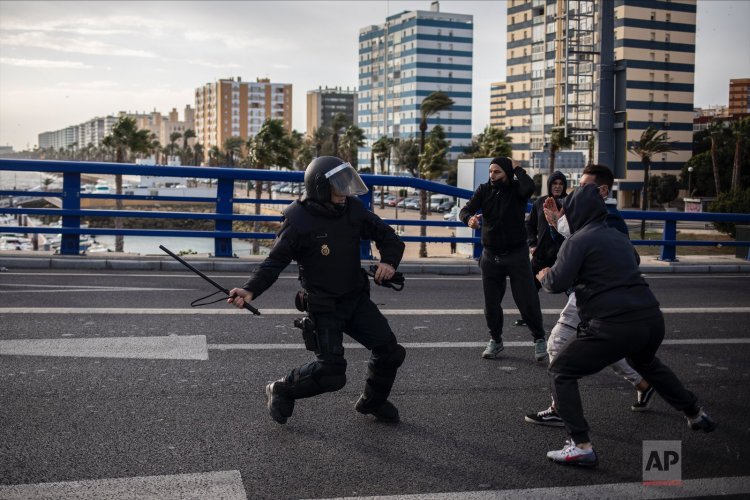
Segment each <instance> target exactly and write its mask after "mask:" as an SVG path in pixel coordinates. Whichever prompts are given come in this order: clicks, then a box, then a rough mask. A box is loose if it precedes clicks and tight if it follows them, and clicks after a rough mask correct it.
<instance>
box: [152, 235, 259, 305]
mask: <svg viewBox="0 0 750 500" xmlns="http://www.w3.org/2000/svg"><path fill="white" fill-rule="evenodd" d="M159 248H160V249H162V250H164V251H165V252H166V253H167V255H169V256H170V257H172V258H173V259H175V260H176V261H177V262H179V263H180V264H182V265H183V266H185V267H187V268H188V269H190V270H191V271H193V272H194V273H195V274H197V275H198V276H200V277H201V278H203V279H204V280H206V281H208V282H209V283H211V284H212V285H213V286H214V287H216V288H217V289H218V290H219V291H220V292H224V293H225V294H226V295H227V296H229V298H234V297H236V295H229V290H227V289H226V288H224V287H223V286H221V285H220V284H218V283H217V282H215V281H214V280H212V279H211V278H209V277H208V276H206V275H205V274H203V273H202V272H200V271H199V270H197V269H196V268H194V267H193V266H191V265H190V264H188V263H187V262H185V260H184V259H182V258H181V257H179V256H178V255H175V254H174V253H173V252H171V251H170V250H169V249H168V248H167V247H165V246H164V245H159ZM204 298H205V297H204ZM198 300H201V299H198ZM217 302H218V301H217ZM201 305H205V304H201ZM244 307H245V309H247V310H248V311H250V312H251V313H253V314H255V315H256V316H260V311H259V310H257V309H256V308H255V307H253V306H252V305H250V304H249V303H248V302H245V305H244Z"/></svg>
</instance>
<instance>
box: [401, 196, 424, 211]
mask: <svg viewBox="0 0 750 500" xmlns="http://www.w3.org/2000/svg"><path fill="white" fill-rule="evenodd" d="M410 200H411V201H409V202H407V203H406V204H405V205H406V208H410V209H412V210H419V207H421V206H422V204H421V203H420V202H419V198H411V199H410Z"/></svg>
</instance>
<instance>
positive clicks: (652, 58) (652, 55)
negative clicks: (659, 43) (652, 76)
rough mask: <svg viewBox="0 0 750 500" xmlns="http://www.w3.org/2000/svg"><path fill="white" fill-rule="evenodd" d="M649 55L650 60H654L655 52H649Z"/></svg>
mask: <svg viewBox="0 0 750 500" xmlns="http://www.w3.org/2000/svg"><path fill="white" fill-rule="evenodd" d="M649 56H651V60H652V61H655V60H656V52H650V53H649Z"/></svg>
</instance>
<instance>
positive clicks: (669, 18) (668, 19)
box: [667, 12, 672, 22]
mask: <svg viewBox="0 0 750 500" xmlns="http://www.w3.org/2000/svg"><path fill="white" fill-rule="evenodd" d="M671 20H672V14H671V13H669V12H667V22H670V21H671Z"/></svg>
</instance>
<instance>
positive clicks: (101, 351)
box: [0, 335, 208, 361]
mask: <svg viewBox="0 0 750 500" xmlns="http://www.w3.org/2000/svg"><path fill="white" fill-rule="evenodd" d="M2 355H5V356H59V357H75V358H131V359H184V360H201V361H205V360H207V359H208V349H207V344H206V336H205V335H185V336H179V335H170V336H168V337H107V338H95V339H92V338H84V339H18V340H0V356H2Z"/></svg>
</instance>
